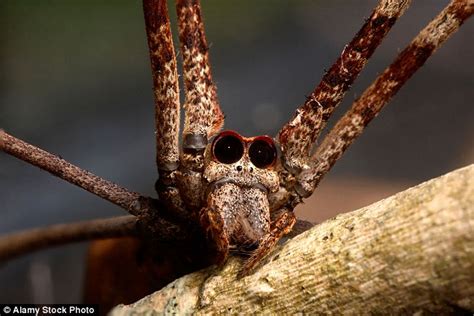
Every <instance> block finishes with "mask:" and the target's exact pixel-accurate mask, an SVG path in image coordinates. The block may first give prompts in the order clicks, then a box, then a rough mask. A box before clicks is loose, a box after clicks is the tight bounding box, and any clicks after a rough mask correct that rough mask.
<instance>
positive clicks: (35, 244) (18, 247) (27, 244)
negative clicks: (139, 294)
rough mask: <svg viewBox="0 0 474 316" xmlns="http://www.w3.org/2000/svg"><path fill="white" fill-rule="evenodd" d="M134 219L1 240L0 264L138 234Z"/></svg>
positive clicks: (98, 221) (83, 224) (33, 231)
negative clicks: (45, 251)
mask: <svg viewBox="0 0 474 316" xmlns="http://www.w3.org/2000/svg"><path fill="white" fill-rule="evenodd" d="M137 221H138V219H137V218H136V217H135V216H131V215H127V216H120V217H114V218H106V219H96V220H90V221H83V222H77V223H71V224H58V225H53V226H48V227H44V228H35V229H30V230H25V231H22V232H17V233H12V234H9V235H5V236H0V262H4V261H7V260H10V259H13V258H15V257H18V256H21V255H24V254H26V253H29V252H33V251H37V250H41V249H44V248H49V247H53V246H58V245H63V244H68V243H72V242H79V241H86V240H91V239H102V238H112V237H122V236H134V235H136V234H137V227H136V225H137Z"/></svg>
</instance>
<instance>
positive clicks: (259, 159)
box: [249, 136, 277, 169]
mask: <svg viewBox="0 0 474 316" xmlns="http://www.w3.org/2000/svg"><path fill="white" fill-rule="evenodd" d="M249 157H250V161H251V162H252V163H253V164H254V166H255V167H257V168H261V169H263V168H268V167H270V166H272V165H273V164H274V163H275V161H276V158H277V150H276V146H275V143H274V142H273V139H271V138H270V137H268V136H259V137H256V138H255V139H254V140H253V141H252V143H251V144H250V147H249Z"/></svg>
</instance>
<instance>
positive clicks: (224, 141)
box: [212, 131, 244, 164]
mask: <svg viewBox="0 0 474 316" xmlns="http://www.w3.org/2000/svg"><path fill="white" fill-rule="evenodd" d="M243 155H244V143H243V140H242V136H240V135H239V134H238V133H236V132H234V131H224V132H222V133H220V134H219V135H217V137H216V138H215V139H214V141H213V142H212V156H213V157H214V159H216V160H217V161H218V162H221V163H225V164H232V163H234V162H237V161H239V160H240V158H242V156H243Z"/></svg>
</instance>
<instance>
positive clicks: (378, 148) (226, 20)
mask: <svg viewBox="0 0 474 316" xmlns="http://www.w3.org/2000/svg"><path fill="white" fill-rule="evenodd" d="M376 2H377V1H342V0H341V1H333V0H332V1H330V0H327V1H322V0H321V1H302V0H301V1H289V0H287V1H270V0H268V1H249V0H247V1H242V0H240V1H218V0H213V1H203V12H204V18H205V22H206V30H207V35H208V41H209V43H210V44H211V62H212V65H213V73H214V78H215V80H216V82H217V85H218V88H219V97H220V101H221V104H222V108H223V110H224V112H225V114H226V116H227V118H226V128H228V129H235V130H238V131H240V132H241V133H242V134H244V135H255V134H264V133H266V134H269V135H275V134H276V133H277V131H278V129H279V128H280V127H281V126H282V124H283V123H284V122H286V121H287V120H288V119H289V118H290V116H291V115H292V114H293V113H294V111H295V109H296V106H298V105H300V104H301V103H302V102H303V101H304V100H305V95H308V94H309V93H310V91H311V90H312V89H313V87H314V86H315V84H316V83H317V82H318V80H319V79H320V78H321V76H322V74H323V71H324V69H325V68H326V69H327V68H329V67H330V65H331V63H332V62H333V61H334V60H335V59H336V58H337V56H338V54H339V53H340V51H341V50H342V48H343V47H344V45H345V44H346V43H347V42H348V41H349V40H350V39H351V37H352V36H353V35H354V34H355V33H356V31H357V30H358V29H359V27H360V26H361V25H362V23H363V21H364V18H366V17H368V16H369V14H370V11H371V8H372V7H374V6H375V4H376ZM447 2H448V1H432V0H418V1H414V3H413V4H412V6H411V8H410V9H409V10H408V12H407V13H406V14H405V16H403V17H402V18H401V19H400V20H399V22H398V23H397V24H396V25H395V27H394V28H393V30H392V32H391V33H390V34H389V36H388V38H387V39H386V41H385V42H384V44H383V45H382V46H381V47H380V48H379V50H378V51H377V52H376V53H375V55H374V57H373V58H372V60H371V62H370V63H369V65H368V66H367V68H366V69H365V70H364V72H363V73H362V75H361V78H360V79H359V80H358V81H357V83H356V84H355V86H354V87H353V89H352V90H351V91H350V92H349V93H348V94H347V97H346V99H345V102H344V103H343V104H342V105H341V107H340V108H339V110H338V111H337V113H336V116H337V115H340V114H341V113H342V112H343V111H344V110H345V109H347V107H348V106H349V105H350V103H351V101H353V100H354V99H355V98H356V97H357V96H358V95H360V94H361V92H362V91H363V89H364V88H365V87H366V86H367V85H368V84H369V83H370V82H371V81H372V80H373V79H374V78H375V76H376V75H377V74H378V73H380V72H382V71H383V69H384V68H385V67H386V66H387V65H388V64H389V63H390V62H391V61H392V60H393V59H394V58H395V56H396V54H397V53H398V52H399V51H400V50H401V49H403V48H404V47H405V46H406V45H407V44H408V43H409V42H410V41H411V39H412V38H413V37H414V36H415V35H416V34H417V33H418V31H419V30H420V29H421V28H422V27H423V26H424V25H425V24H426V23H427V22H428V21H429V20H430V19H431V18H432V17H434V16H435V15H436V14H437V13H438V12H439V11H440V10H441V8H442V7H444V5H445V4H446V3H447ZM170 8H171V18H172V20H173V21H175V20H176V19H175V11H174V7H173V4H171V3H170ZM173 26H174V31H176V27H175V25H173ZM473 31H474V24H473V23H472V21H469V22H468V23H467V24H466V25H465V26H463V27H462V28H461V31H460V32H459V33H457V34H455V35H454V36H453V37H452V38H451V39H450V40H449V41H448V42H447V44H446V45H445V46H444V47H442V48H441V49H440V50H439V51H438V52H437V53H436V55H435V56H434V57H432V58H431V59H430V60H429V61H428V63H427V65H425V66H424V67H423V68H422V70H421V71H419V72H418V73H417V74H416V75H415V76H414V77H413V78H412V79H411V80H410V82H409V83H408V85H407V86H405V87H404V88H403V89H402V90H401V91H400V93H399V94H398V95H397V96H396V97H395V99H394V100H393V102H391V103H390V104H389V106H388V107H387V108H386V109H385V110H384V111H383V113H382V114H381V115H380V116H379V117H378V118H377V119H376V120H375V121H374V122H373V123H372V124H371V126H370V127H369V128H368V129H367V132H366V133H365V134H364V135H363V137H362V138H361V139H360V140H358V141H357V142H356V144H355V145H354V146H353V147H352V148H351V149H350V150H349V151H348V152H347V154H345V156H344V158H343V159H341V161H340V162H339V163H338V164H337V165H336V167H335V168H334V170H333V171H332V172H331V174H330V175H329V176H328V177H327V179H325V180H324V181H323V183H322V185H321V188H320V190H318V191H317V192H316V193H315V195H314V196H313V197H312V198H311V199H310V202H309V203H307V204H305V206H304V207H302V208H300V209H299V210H298V211H297V214H298V215H299V216H300V217H304V218H309V219H312V220H317V221H321V220H323V219H325V218H327V217H329V216H333V215H335V214H337V213H339V212H343V211H349V210H351V209H354V208H357V207H360V206H363V205H366V204H368V203H370V202H374V201H376V200H378V199H380V198H382V197H386V196H388V195H390V194H392V193H394V192H397V191H399V190H402V189H404V188H407V187H409V186H410V185H413V184H417V183H419V182H421V181H424V180H427V179H429V178H432V177H435V176H438V175H441V174H443V173H446V172H448V171H450V170H452V169H455V168H458V167H461V166H464V165H467V164H469V163H472V161H473V160H474V149H473V146H472V145H473V141H472V135H473V132H474V126H473V114H474V113H473V112H474V109H473V104H472V100H473V98H474V89H473V81H474V76H473V64H472V60H473V58H474V54H473V53H474V45H473V44H472V43H473V40H474V38H473ZM0 43H1V44H0V47H1V50H0V67H1V69H0V128H4V129H5V130H7V131H8V132H10V133H11V134H13V135H15V136H17V137H19V138H22V139H24V140H26V141H28V142H30V143H32V144H35V145H37V146H39V147H41V148H44V149H46V150H49V151H51V152H53V153H56V154H60V155H61V156H62V157H64V158H65V159H67V160H69V161H71V162H72V163H74V164H77V165H78V166H81V167H83V168H85V169H87V170H90V171H92V172H94V173H96V174H97V175H99V176H101V177H104V178H106V179H109V180H112V181H115V182H117V183H119V184H120V185H122V186H125V187H127V188H129V189H131V190H134V191H139V192H142V193H144V194H148V195H154V191H153V183H154V181H155V166H154V136H153V105H152V104H153V100H152V92H151V75H150V68H149V60H148V52H147V46H146V38H145V32H144V23H143V17H142V8H141V3H140V2H138V1H78V0H75V1H41V2H40V1H13V0H11V1H5V0H3V1H2V2H1V3H0ZM333 121H334V120H333ZM122 214H124V212H123V211H122V210H121V209H119V208H117V207H116V206H114V205H112V204H110V203H108V202H106V201H103V200H101V199H99V198H97V197H95V196H93V195H92V194H89V193H87V192H85V191H83V190H81V189H78V188H76V187H74V186H72V185H70V184H67V183H65V182H63V181H61V180H59V179H56V178H54V177H52V176H50V175H49V174H47V173H45V172H43V171H41V170H38V169H36V168H34V167H32V166H29V165H27V164H25V163H23V162H21V161H19V160H16V159H15V158H12V157H9V156H6V155H5V154H2V153H0V216H1V217H0V218H1V220H0V233H1V234H4V233H8V232H13V231H17V230H20V229H24V228H30V227H38V226H45V225H48V224H53V223H62V222H73V221H76V220H81V219H91V218H99V217H107V216H117V215H122ZM86 246H87V245H86V244H85V243H83V244H79V245H71V246H67V247H62V248H58V249H52V250H48V251H43V252H39V253H35V254H32V255H28V256H25V257H23V258H20V259H17V260H13V261H11V262H9V263H8V264H7V265H5V266H3V267H1V268H0V302H1V303H14V302H23V303H25V302H28V303H53V302H56V303H72V302H78V301H80V297H81V282H82V278H83V274H84V264H83V262H84V254H85V251H86Z"/></svg>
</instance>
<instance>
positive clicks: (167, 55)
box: [143, 0, 188, 217]
mask: <svg viewBox="0 0 474 316" xmlns="http://www.w3.org/2000/svg"><path fill="white" fill-rule="evenodd" d="M143 12H144V15H145V25H146V32H147V40H148V47H149V51H150V61H151V69H152V76H153V91H154V100H155V136H156V164H157V167H158V174H159V178H158V181H157V182H156V185H155V187H156V191H157V193H158V196H159V197H160V200H162V201H163V202H164V204H165V205H166V207H167V208H169V209H170V210H172V211H173V212H174V213H175V214H178V215H180V216H181V217H187V216H188V213H187V212H186V210H185V207H184V205H183V202H182V200H181V197H180V193H179V190H178V188H177V185H176V173H177V169H178V167H179V122H180V103H179V84H178V71H177V67H176V56H175V51H174V47H173V37H172V34H171V27H170V21H169V17H168V9H167V5H166V0H144V1H143Z"/></svg>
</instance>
